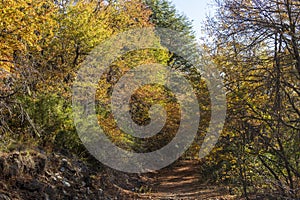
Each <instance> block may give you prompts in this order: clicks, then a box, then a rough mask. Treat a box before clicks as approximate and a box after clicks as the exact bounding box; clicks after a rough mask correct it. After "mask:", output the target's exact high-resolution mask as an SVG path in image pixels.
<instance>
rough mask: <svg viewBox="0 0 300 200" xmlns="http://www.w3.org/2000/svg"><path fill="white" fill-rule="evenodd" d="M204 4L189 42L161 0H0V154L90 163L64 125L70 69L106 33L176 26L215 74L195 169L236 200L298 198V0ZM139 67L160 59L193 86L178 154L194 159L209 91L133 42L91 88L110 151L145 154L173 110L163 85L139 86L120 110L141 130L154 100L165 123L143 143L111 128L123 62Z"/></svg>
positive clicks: (172, 121) (183, 68)
mask: <svg viewBox="0 0 300 200" xmlns="http://www.w3.org/2000/svg"><path fill="white" fill-rule="evenodd" d="M186 3H189V2H188V1H186ZM215 6H216V13H215V15H214V16H211V17H208V18H207V21H206V22H205V25H204V26H203V31H204V32H205V34H206V35H207V38H204V39H203V40H202V41H201V45H200V47H199V46H197V45H195V42H196V40H197V38H196V36H195V34H194V32H193V27H192V25H191V22H190V21H189V20H188V19H187V18H186V17H185V16H184V15H181V14H179V13H178V12H177V11H176V9H175V7H174V6H173V5H172V3H171V2H169V1H167V0H76V1H69V0H35V1H33V0H18V1H17V0H5V1H1V2H0V24H1V25H0V138H1V139H0V151H1V152H2V153H4V152H12V151H18V150H24V149H35V148H37V149H42V150H43V151H45V152H53V151H60V150H61V149H64V150H67V151H69V152H71V153H72V154H75V155H77V156H78V157H79V158H80V159H82V160H84V161H85V162H90V163H91V164H93V163H94V162H95V161H94V160H93V158H92V156H91V155H90V154H89V152H88V151H87V150H86V149H85V147H84V146H83V145H82V143H81V140H80V139H79V137H78V135H77V132H76V129H75V126H74V122H73V116H72V114H73V113H72V85H73V82H74V79H75V77H76V72H77V71H78V70H79V68H80V65H81V63H82V62H83V61H84V60H85V58H86V57H87V56H88V55H89V53H90V52H91V51H92V50H93V49H94V48H95V47H97V46H98V45H99V44H101V43H102V42H103V41H105V40H106V39H108V38H110V37H112V36H114V35H116V34H119V33H122V32H124V31H127V30H130V29H134V28H144V27H149V28H153V30H155V28H156V27H164V28H169V29H172V30H175V31H179V32H181V33H182V34H183V38H185V40H186V42H185V45H186V46H185V48H187V49H189V51H188V52H189V53H191V52H195V55H191V56H200V59H198V61H197V62H199V65H207V63H210V65H213V66H214V67H216V68H217V69H218V70H219V71H220V73H221V74H222V77H223V78H224V85H225V87H226V97H227V116H226V123H225V125H224V128H223V131H222V133H221V137H220V138H219V141H218V143H217V145H216V147H215V148H214V149H213V151H212V152H211V153H210V154H209V155H208V156H206V157H204V158H202V159H201V160H200V163H201V164H199V169H200V171H199V172H197V173H201V174H202V175H203V176H204V177H206V179H207V180H209V181H210V182H211V183H214V184H224V185H230V187H232V188H233V190H234V193H235V194H237V195H238V196H239V197H243V198H245V199H250V198H252V197H253V195H254V194H266V193H267V194H269V195H270V197H269V198H270V199H299V198H300V52H299V51H300V48H299V47H300V2H299V1H296V0H267V1H262V0H217V1H216V2H215ZM160 37H161V36H159V35H158V36H157V41H158V43H159V41H160ZM160 45H162V46H163V45H164V44H160ZM122 48H126V47H122ZM190 49H192V51H190ZM147 63H160V64H162V65H166V66H167V65H168V66H171V67H172V68H173V69H175V70H178V71H180V72H183V73H184V74H185V75H186V78H187V79H188V80H189V81H190V83H191V84H192V85H193V87H194V90H195V91H196V93H197V97H198V99H199V108H200V110H201V113H202V114H201V121H200V124H199V128H198V136H197V138H196V139H195V141H194V143H193V145H192V146H191V147H190V148H189V150H188V151H187V152H186V153H185V154H184V155H183V156H182V159H197V156H198V152H199V148H200V147H201V142H203V141H202V140H203V137H204V136H205V134H206V132H207V127H208V124H209V121H210V116H211V109H210V108H211V106H210V100H209V98H207V96H208V93H209V91H208V89H207V85H206V83H205V80H203V79H202V78H201V73H200V72H198V71H197V69H196V67H195V66H193V65H192V64H191V63H190V62H188V61H186V60H185V59H184V58H182V57H180V56H178V55H176V54H173V53H172V52H171V51H168V50H162V49H160V50H156V49H144V50H140V51H134V52H129V53H127V54H125V55H124V56H122V57H121V58H118V59H117V60H115V61H114V63H113V64H112V65H111V67H110V69H109V70H108V71H107V72H106V76H105V77H102V78H101V79H100V80H99V84H98V90H97V95H96V98H97V105H98V106H97V111H98V113H97V114H98V119H99V125H100V126H102V127H104V128H103V129H104V130H105V131H106V132H107V136H108V137H109V138H110V139H111V140H112V141H113V142H114V143H115V144H116V145H117V146H119V147H121V148H123V149H127V150H131V151H134V152H150V151H154V150H156V149H159V148H161V147H163V146H164V145H166V144H167V143H168V142H170V141H171V140H172V138H173V137H174V135H175V134H176V131H177V129H178V126H179V119H180V118H179V117H178V116H179V115H180V113H179V111H178V110H179V105H178V102H177V101H176V97H174V96H173V94H172V92H170V91H169V90H167V89H166V88H164V87H161V86H153V85H147V86H145V87H143V88H141V89H139V90H138V91H136V93H135V94H134V95H133V96H132V102H131V103H132V106H131V110H130V112H131V114H132V118H133V120H135V121H136V122H137V123H138V124H140V125H145V124H147V123H148V122H149V120H150V118H149V115H148V111H149V107H150V106H151V105H153V104H156V103H160V104H162V105H164V107H165V109H166V111H167V112H168V116H169V117H168V122H167V124H166V125H165V127H164V128H163V129H162V131H161V133H160V134H158V135H156V136H155V137H153V138H150V139H137V138H135V137H132V136H129V135H127V134H126V133H124V132H122V131H121V130H120V129H118V128H117V126H116V122H115V121H114V119H113V115H112V113H111V112H110V111H109V109H110V100H111V99H110V96H111V93H112V89H113V87H114V85H115V84H116V83H117V81H118V80H119V79H120V78H121V77H122V76H123V75H124V74H125V73H126V71H128V70H130V69H131V68H132V67H133V66H139V65H142V64H147ZM170 116H171V117H170Z"/></svg>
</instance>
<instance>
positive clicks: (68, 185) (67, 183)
mask: <svg viewBox="0 0 300 200" xmlns="http://www.w3.org/2000/svg"><path fill="white" fill-rule="evenodd" d="M62 183H63V184H64V186H66V187H71V184H70V183H69V182H67V181H62Z"/></svg>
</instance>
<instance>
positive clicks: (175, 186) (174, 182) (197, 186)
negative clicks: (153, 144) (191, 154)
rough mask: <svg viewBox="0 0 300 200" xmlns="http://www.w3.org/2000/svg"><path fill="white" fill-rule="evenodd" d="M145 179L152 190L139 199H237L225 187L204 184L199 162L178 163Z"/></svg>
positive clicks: (185, 161)
mask: <svg viewBox="0 0 300 200" xmlns="http://www.w3.org/2000/svg"><path fill="white" fill-rule="evenodd" d="M144 179H145V180H144V181H146V182H147V183H149V185H150V188H151V189H150V190H149V191H148V192H147V193H146V194H140V195H139V199H161V200H162V199H164V200H167V199H169V200H171V199H172V200H179V199H180V200H186V199H199V200H202V199H214V200H227V199H235V196H232V195H230V194H229V191H228V189H226V188H225V187H223V186H222V187H221V186H212V185H208V184H206V183H203V182H205V181H203V180H202V177H201V173H200V170H199V162H198V161H194V160H182V161H178V162H177V163H176V164H173V165H172V166H169V167H167V168H164V169H162V170H160V171H158V172H156V173H149V174H146V176H145V177H144Z"/></svg>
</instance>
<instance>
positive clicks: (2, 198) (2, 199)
mask: <svg viewBox="0 0 300 200" xmlns="http://www.w3.org/2000/svg"><path fill="white" fill-rule="evenodd" d="M0 200H11V198H9V197H8V196H7V195H5V194H1V193H0Z"/></svg>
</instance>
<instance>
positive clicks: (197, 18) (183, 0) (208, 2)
mask: <svg viewBox="0 0 300 200" xmlns="http://www.w3.org/2000/svg"><path fill="white" fill-rule="evenodd" d="M171 2H172V3H173V4H174V5H175V6H176V9H177V10H178V11H179V13H184V14H185V15H186V16H187V17H188V18H189V19H190V20H193V26H194V30H195V31H196V34H197V38H198V39H199V37H201V36H202V35H201V25H202V24H203V20H205V18H206V16H207V15H212V14H213V7H212V4H213V2H214V1H213V0H171Z"/></svg>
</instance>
